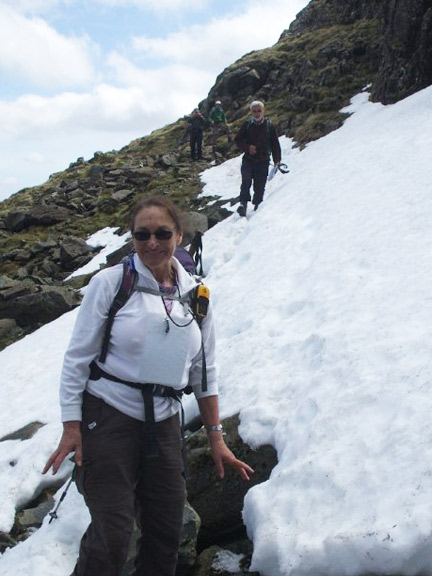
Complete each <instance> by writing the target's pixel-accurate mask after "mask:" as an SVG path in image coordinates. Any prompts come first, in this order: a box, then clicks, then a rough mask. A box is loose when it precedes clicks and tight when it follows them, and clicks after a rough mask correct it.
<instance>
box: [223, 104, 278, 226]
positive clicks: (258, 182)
mask: <svg viewBox="0 0 432 576" xmlns="http://www.w3.org/2000/svg"><path fill="white" fill-rule="evenodd" d="M250 110H251V112H252V118H251V119H249V120H247V121H246V122H245V123H244V124H243V126H242V127H241V128H240V130H239V131H238V133H237V134H236V137H235V139H234V141H235V143H236V145H237V147H238V148H239V149H240V150H241V151H242V152H244V155H243V159H242V165H241V176H242V183H241V187H240V206H239V207H238V209H237V212H238V213H239V214H240V216H246V211H247V203H248V202H250V200H251V196H250V187H251V185H252V182H253V192H254V193H253V198H252V204H253V205H254V210H257V209H258V206H259V205H260V204H261V202H262V201H263V198H264V189H265V185H266V181H267V175H268V169H269V163H270V154H271V155H272V158H273V162H274V164H275V165H278V164H280V161H281V147H280V144H279V139H278V135H277V133H276V130H275V128H274V126H273V125H272V124H271V122H270V120H267V119H266V118H264V104H263V103H262V102H260V101H259V100H254V102H252V104H251V105H250Z"/></svg>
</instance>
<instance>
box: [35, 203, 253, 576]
mask: <svg viewBox="0 0 432 576" xmlns="http://www.w3.org/2000/svg"><path fill="white" fill-rule="evenodd" d="M130 226H131V232H132V236H133V242H134V248H135V253H134V255H133V267H132V268H133V270H135V272H136V275H137V278H136V279H137V283H136V289H135V290H133V291H132V293H131V294H130V297H129V299H128V300H127V301H126V302H125V303H124V305H123V306H122V308H121V310H120V311H119V313H118V314H117V315H116V316H115V319H114V322H113V324H112V328H111V333H110V334H111V336H110V339H109V347H108V349H107V352H108V353H107V355H106V359H105V358H102V357H101V356H102V355H101V348H103V340H104V338H103V337H104V334H105V333H106V332H105V331H106V324H107V319H108V314H109V311H110V309H111V305H112V303H113V300H114V297H115V295H116V293H117V292H118V290H119V287H120V285H121V283H122V274H123V265H119V266H113V267H110V268H105V269H104V270H102V271H100V272H99V273H98V274H96V275H95V276H94V277H93V278H92V280H91V281H90V283H89V285H88V286H87V291H86V294H85V296H84V300H83V302H82V304H81V307H80V310H79V314H78V316H77V320H76V323H75V327H74V331H73V334H72V337H71V341H70V343H69V346H68V349H67V351H66V354H65V358H64V362H63V370H62V375H61V384H60V404H61V412H62V421H63V434H62V437H61V440H60V443H59V446H58V448H57V450H55V452H54V453H53V454H52V455H51V457H50V458H49V460H48V462H47V463H46V465H45V468H44V470H43V472H44V473H46V472H47V471H48V470H49V469H50V468H51V467H52V470H53V473H54V474H55V473H56V472H57V471H58V469H59V467H60V465H61V464H62V462H63V461H64V459H65V458H66V457H68V455H69V454H70V453H71V452H74V453H75V463H76V469H75V470H76V476H75V478H76V483H77V487H78V489H79V491H80V492H81V493H82V494H83V496H84V499H85V502H86V504H87V506H88V508H89V511H90V516H91V523H90V525H89V527H88V528H87V531H86V533H85V534H84V536H83V538H82V540H81V547H80V551H79V558H78V562H77V564H76V566H75V569H74V571H73V576H95V575H100V576H121V575H122V574H123V568H124V565H125V563H126V559H127V555H128V549H129V542H130V538H131V535H132V531H133V527H134V520H135V519H136V522H137V525H138V526H139V528H140V531H141V537H140V538H139V540H138V544H137V556H136V559H135V570H136V572H134V573H135V574H139V575H144V574H145V575H146V576H174V574H175V570H176V564H177V551H178V546H179V543H180V534H181V528H182V518H183V509H184V501H185V478H184V474H183V459H182V441H181V429H180V419H179V411H180V405H179V402H178V401H177V400H176V399H175V398H176V395H175V394H176V391H177V392H178V391H180V390H181V389H184V387H185V386H186V385H187V384H189V385H190V386H192V389H193V392H194V394H195V396H196V398H197V401H198V405H199V408H200V412H201V418H202V421H203V423H204V426H205V427H206V428H207V433H208V440H209V448H210V450H211V454H212V456H213V459H214V461H215V464H216V469H217V472H218V474H219V476H220V477H221V478H222V477H223V476H224V467H225V466H226V465H228V466H231V467H233V468H234V470H236V471H237V472H238V473H239V474H240V476H241V477H242V478H243V479H244V480H248V479H249V475H250V474H251V473H252V472H253V470H252V469H251V468H250V467H249V466H248V465H247V464H245V463H244V462H242V461H241V460H238V459H237V458H236V457H235V456H234V454H233V453H232V452H231V450H230V449H229V448H228V447H227V445H226V444H225V442H224V438H223V433H222V427H221V426H220V423H219V411H218V386H217V373H216V365H215V336H214V328H213V319H212V310H211V306H210V307H209V309H208V314H207V315H206V316H205V317H204V319H203V320H202V322H201V326H200V327H199V326H198V323H197V322H195V321H193V317H192V316H191V312H190V310H189V308H188V307H186V308H185V307H184V306H183V303H182V302H180V301H179V298H178V297H177V298H176V296H180V295H186V294H187V293H188V291H190V289H193V288H194V287H195V286H196V282H195V280H194V279H193V278H192V277H191V276H190V275H189V274H188V273H187V272H186V271H185V270H184V268H183V267H182V265H181V264H180V262H179V261H178V260H177V259H176V258H175V256H174V253H175V249H176V246H177V245H178V244H180V242H181V240H182V227H181V223H180V220H179V216H178V214H177V212H176V210H175V209H174V207H173V206H172V204H171V203H170V202H169V201H168V200H167V199H165V198H163V197H150V198H148V197H147V198H145V199H144V200H142V201H140V202H138V203H137V204H136V206H135V207H134V209H133V210H132V213H131V218H130ZM130 265H131V266H132V263H131V264H130ZM140 288H141V290H140ZM149 289H150V292H149ZM202 348H204V350H205V356H206V359H207V371H206V374H207V387H206V388H205V387H204V385H203V384H202V377H203V372H202V371H203V369H204V366H205V362H204V360H203V354H202ZM149 384H150V386H149ZM142 392H143V393H142ZM161 392H164V394H163V395H161ZM168 393H169V394H168Z"/></svg>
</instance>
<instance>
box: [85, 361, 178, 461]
mask: <svg viewBox="0 0 432 576" xmlns="http://www.w3.org/2000/svg"><path fill="white" fill-rule="evenodd" d="M101 378H106V379H107V380H110V381H112V382H119V383H120V384H124V385H126V386H129V387H130V388H135V389H137V390H140V391H141V394H142V397H143V401H144V416H145V422H144V426H145V429H146V445H147V458H149V459H150V458H157V457H158V456H159V450H158V445H157V440H156V426H155V415H154V397H155V396H159V397H164V398H173V399H174V400H177V401H178V402H179V403H180V408H181V435H182V442H184V425H185V417H184V410H183V405H182V402H181V398H182V396H183V390H176V389H175V388H171V387H170V386H163V385H162V384H146V383H140V382H129V381H128V380H122V379H121V378H117V376H113V375H112V374H110V373H109V372H105V370H103V369H102V368H101V367H100V366H98V364H97V363H96V362H95V361H94V360H93V362H91V364H90V376H89V379H90V380H100V379H101ZM182 451H183V452H184V447H183V449H182ZM183 462H184V465H185V463H186V460H185V458H184V457H183Z"/></svg>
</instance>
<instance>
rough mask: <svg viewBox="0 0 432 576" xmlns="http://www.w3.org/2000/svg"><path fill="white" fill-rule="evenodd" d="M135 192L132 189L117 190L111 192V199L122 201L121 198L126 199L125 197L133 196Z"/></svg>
mask: <svg viewBox="0 0 432 576" xmlns="http://www.w3.org/2000/svg"><path fill="white" fill-rule="evenodd" d="M134 194H135V192H134V191H133V190H127V189H124V190H117V191H116V192H113V193H112V194H111V197H112V199H113V200H115V201H116V202H122V201H123V200H126V199H127V198H129V197H131V196H133V195H134Z"/></svg>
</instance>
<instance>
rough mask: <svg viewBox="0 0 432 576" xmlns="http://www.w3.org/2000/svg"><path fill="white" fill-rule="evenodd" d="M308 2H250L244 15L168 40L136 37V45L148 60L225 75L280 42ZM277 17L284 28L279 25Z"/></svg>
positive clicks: (235, 15)
mask: <svg viewBox="0 0 432 576" xmlns="http://www.w3.org/2000/svg"><path fill="white" fill-rule="evenodd" d="M307 3H308V2H307V0H293V1H291V2H287V1H286V0H276V1H275V2H272V9H271V10H269V8H268V4H267V3H264V2H255V3H250V4H249V5H248V6H247V9H246V10H244V11H242V12H241V13H232V14H231V15H228V16H226V17H224V18H214V19H213V20H211V21H210V22H208V23H206V24H202V25H194V26H190V27H188V28H186V29H183V30H181V31H179V32H175V33H173V34H170V35H168V36H166V37H165V38H150V37H146V36H140V37H135V38H133V40H132V45H133V48H134V49H135V50H136V51H137V52H139V53H141V54H142V55H144V56H145V57H147V58H151V59H155V60H161V61H163V60H168V61H174V62H189V63H193V64H195V65H197V66H198V65H199V66H201V67H202V68H203V69H206V67H207V68H208V69H211V70H217V72H221V69H222V68H224V67H226V66H228V65H230V64H232V63H233V61H234V59H237V58H240V57H241V56H242V55H244V54H245V53H247V52H250V51H251V50H257V49H260V48H265V47H268V46H270V45H272V44H274V43H276V42H277V40H278V39H279V36H280V34H281V33H282V32H283V30H284V23H285V24H286V26H285V27H288V26H289V24H290V22H291V21H292V20H293V19H294V18H295V15H296V13H297V12H299V11H300V10H301V9H302V8H304V6H306V4H307ZM275 18H276V19H277V22H278V23H280V27H279V26H275Z"/></svg>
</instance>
